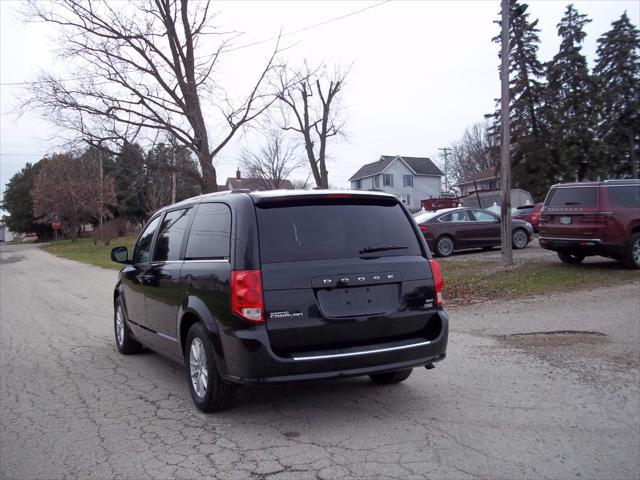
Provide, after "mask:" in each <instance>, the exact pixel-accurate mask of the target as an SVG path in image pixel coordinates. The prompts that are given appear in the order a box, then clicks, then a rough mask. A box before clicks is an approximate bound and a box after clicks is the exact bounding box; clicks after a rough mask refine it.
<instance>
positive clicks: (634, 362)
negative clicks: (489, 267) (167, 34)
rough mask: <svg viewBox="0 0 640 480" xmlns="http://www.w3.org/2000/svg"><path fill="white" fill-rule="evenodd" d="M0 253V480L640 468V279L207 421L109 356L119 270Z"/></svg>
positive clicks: (498, 310)
mask: <svg viewBox="0 0 640 480" xmlns="http://www.w3.org/2000/svg"><path fill="white" fill-rule="evenodd" d="M0 248H1V249H2V251H1V254H0V262H1V263H0V367H1V371H0V374H1V377H0V378H1V381H0V428H1V434H0V477H1V478H11V479H13V478H24V479H33V478H62V477H70V478H136V479H137V478H141V479H144V478H194V477H204V476H206V477H210V478H224V479H226V478H230V479H235V478H237V479H242V478H256V479H266V478H269V479H285V478H290V479H296V480H298V479H306V478H311V479H317V478H321V479H325V478H326V479H335V478H362V479H364V478H367V479H370V478H390V479H391V478H393V479H396V478H401V479H422V478H451V479H465V478H505V479H512V478H524V477H526V478H534V479H535V478H553V479H558V478H567V479H568V478H582V479H588V478H594V479H596V478H597V479H600V478H616V479H635V478H639V477H640V371H639V366H640V295H639V293H640V284H639V283H638V282H635V283H631V284H629V285H625V286H619V287H615V288H602V289H598V290H592V291H587V292H584V291H583V292H577V293H572V294H567V295H554V296H547V297H545V298H530V299H525V300H519V301H509V302H500V303H498V302H489V303H486V304H483V305H481V306H474V307H468V308H460V309H456V310H452V311H450V312H449V313H450V317H451V328H452V333H451V337H450V348H449V356H448V358H447V359H446V360H445V361H444V362H442V363H441V364H439V365H438V367H437V368H436V369H434V370H431V371H426V370H424V369H420V370H416V371H414V374H413V375H412V376H411V377H410V378H409V380H408V381H407V382H405V383H404V384H401V385H398V386H395V387H388V386H374V385H372V384H370V383H369V382H368V381H367V380H366V379H353V380H344V381H336V382H322V383H313V384H304V385H291V386H281V387H263V388H243V389H241V390H240V393H239V397H238V401H237V402H236V405H235V408H233V409H232V410H230V411H227V412H223V413H221V414H215V415H205V414H202V413H200V412H199V411H197V410H196V409H195V408H194V407H193V406H192V404H191V399H190V397H189V392H188V390H187V386H186V381H185V375H184V372H183V370H182V368H181V367H179V366H177V365H174V364H172V363H171V362H169V361H167V360H165V359H164V358H162V357H160V356H158V355H156V354H153V353H149V352H146V353H143V354H141V355H138V356H129V357H124V356H121V355H119V354H118V353H117V352H116V350H115V347H114V344H113V339H112V336H113V334H112V319H111V290H112V287H113V284H114V282H115V279H116V273H115V271H109V270H104V269H99V268H95V267H90V266H86V265H81V264H78V263H75V262H70V261H66V260H61V259H58V258H56V257H53V256H51V255H48V254H46V253H44V252H42V251H40V250H39V249H37V248H29V247H24V246H20V247H6V246H3V247H0ZM528 251H529V250H528V249H527V250H525V251H524V252H528ZM533 251H534V250H533V249H532V250H531V252H533ZM544 253H547V252H544ZM494 254H495V255H497V256H499V255H500V253H499V252H498V251H496V252H494V253H490V254H489V255H494ZM481 255H487V254H481ZM516 255H517V253H516ZM454 258H456V257H454ZM577 331H580V332H586V333H576V332H577ZM536 332H538V334H536V335H519V334H522V333H536ZM539 332H555V333H550V334H549V333H544V334H540V333H539Z"/></svg>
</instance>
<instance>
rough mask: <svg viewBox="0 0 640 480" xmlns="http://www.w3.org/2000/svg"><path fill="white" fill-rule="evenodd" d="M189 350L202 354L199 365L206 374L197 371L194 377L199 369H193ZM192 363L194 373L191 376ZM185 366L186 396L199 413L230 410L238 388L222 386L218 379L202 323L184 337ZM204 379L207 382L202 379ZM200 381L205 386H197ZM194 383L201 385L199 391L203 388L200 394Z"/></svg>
mask: <svg viewBox="0 0 640 480" xmlns="http://www.w3.org/2000/svg"><path fill="white" fill-rule="evenodd" d="M196 347H197V348H196ZM192 348H194V352H195V351H198V352H202V354H203V355H204V358H203V357H202V356H200V357H199V358H200V362H199V364H200V365H202V366H205V367H206V370H205V369H203V368H200V370H199V372H200V373H199V374H198V373H197V371H198V367H196V366H195V365H196V364H197V363H198V362H192V361H191V351H192ZM192 363H193V365H194V371H196V373H192ZM184 364H185V367H186V373H187V384H188V386H189V392H190V393H191V398H192V400H193V403H194V404H195V406H196V407H198V409H199V410H201V411H203V412H220V411H222V410H226V409H227V408H229V406H230V405H231V402H233V399H234V397H235V394H236V389H237V386H236V385H235V384H233V383H229V382H225V381H224V380H223V379H222V378H220V375H218V369H217V368H216V361H215V355H214V351H213V345H212V344H211V340H209V335H208V333H207V331H206V329H205V327H204V325H202V324H201V323H195V324H194V325H193V326H192V327H191V329H190V330H189V333H188V334H187V341H186V343H185V349H184ZM195 375H198V377H195ZM205 376H206V379H204V377H205ZM199 378H203V379H204V380H203V382H206V383H202V384H198V381H199ZM194 383H196V384H198V385H200V388H201V389H202V386H203V385H204V388H203V389H202V391H201V393H199V392H197V391H196V386H195V385H194Z"/></svg>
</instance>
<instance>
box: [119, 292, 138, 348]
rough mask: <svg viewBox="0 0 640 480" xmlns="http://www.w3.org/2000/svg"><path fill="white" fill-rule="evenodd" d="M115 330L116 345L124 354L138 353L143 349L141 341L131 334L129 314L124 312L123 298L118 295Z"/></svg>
mask: <svg viewBox="0 0 640 480" xmlns="http://www.w3.org/2000/svg"><path fill="white" fill-rule="evenodd" d="M113 330H114V333H115V336H116V347H117V348H118V351H119V352H120V353H122V354H123V355H130V354H132V353H138V352H140V351H141V350H142V345H141V344H140V342H138V341H137V340H135V339H134V338H133V336H132V335H131V331H130V330H129V326H128V325H127V316H126V314H125V313H124V307H123V306H122V299H121V298H120V297H118V298H117V299H116V303H115V305H114V312H113Z"/></svg>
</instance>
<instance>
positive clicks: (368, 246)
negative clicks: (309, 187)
mask: <svg viewBox="0 0 640 480" xmlns="http://www.w3.org/2000/svg"><path fill="white" fill-rule="evenodd" d="M256 210H257V215H258V226H259V232H260V233H259V238H260V255H261V259H262V262H263V263H276V262H298V261H304V260H322V259H330V258H346V257H358V256H361V255H369V256H371V255H374V256H390V255H413V256H418V255H422V251H421V248H420V244H419V243H418V239H417V237H416V233H415V230H414V229H413V227H412V225H411V220H410V219H409V218H407V216H406V215H405V213H404V211H403V210H402V208H401V207H400V205H398V204H397V203H396V204H362V203H353V204H349V203H346V204H345V203H342V204H331V203H323V202H314V203H311V204H304V205H295V206H294V205H290V206H269V207H262V206H260V207H258V208H257V209H256Z"/></svg>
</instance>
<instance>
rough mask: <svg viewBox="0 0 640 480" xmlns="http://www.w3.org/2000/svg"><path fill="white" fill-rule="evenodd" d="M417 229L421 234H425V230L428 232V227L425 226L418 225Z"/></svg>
mask: <svg viewBox="0 0 640 480" xmlns="http://www.w3.org/2000/svg"><path fill="white" fill-rule="evenodd" d="M418 227H419V228H420V231H421V232H426V231H427V230H429V227H427V226H426V225H418Z"/></svg>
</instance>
